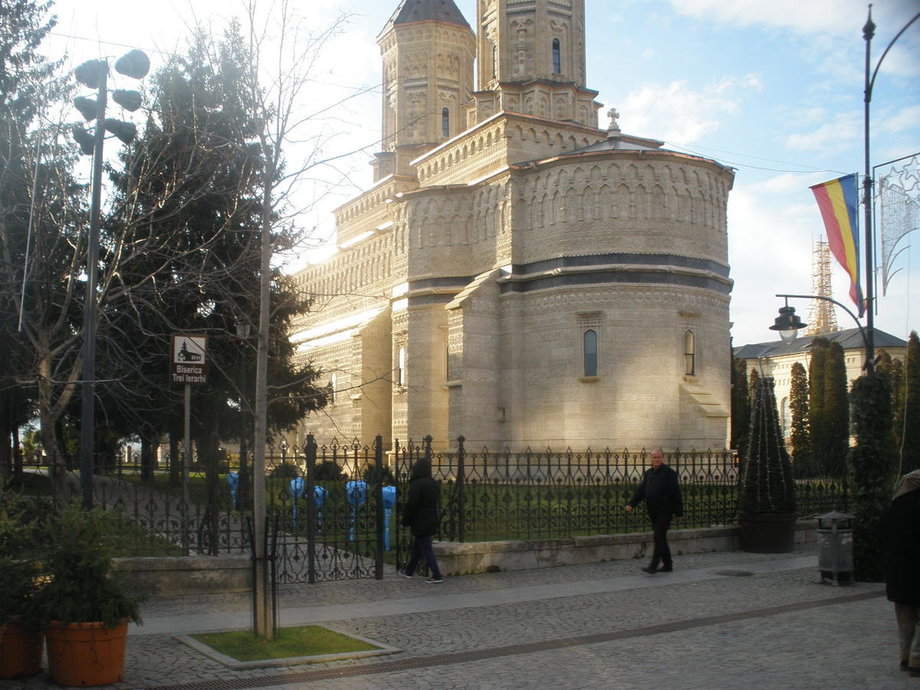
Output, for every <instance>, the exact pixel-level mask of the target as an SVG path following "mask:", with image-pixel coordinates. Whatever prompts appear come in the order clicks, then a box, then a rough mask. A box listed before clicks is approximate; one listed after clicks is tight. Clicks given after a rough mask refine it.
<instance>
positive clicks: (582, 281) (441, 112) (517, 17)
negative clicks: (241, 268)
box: [292, 0, 734, 451]
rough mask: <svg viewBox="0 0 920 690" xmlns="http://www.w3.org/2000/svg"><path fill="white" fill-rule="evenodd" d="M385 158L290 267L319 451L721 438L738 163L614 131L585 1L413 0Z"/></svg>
mask: <svg viewBox="0 0 920 690" xmlns="http://www.w3.org/2000/svg"><path fill="white" fill-rule="evenodd" d="M378 43H379V45H380V53H381V59H382V64H383V103H382V113H381V116H382V130H383V139H382V149H383V150H382V151H381V152H379V153H377V154H376V156H375V160H374V173H375V174H374V180H375V182H374V184H373V186H371V188H370V189H368V190H367V191H365V192H364V193H362V194H360V195H359V196H357V197H356V198H354V199H353V200H351V201H349V202H347V203H346V204H344V205H343V206H341V207H339V208H338V209H337V210H336V212H335V215H336V232H337V235H336V242H337V245H338V252H337V253H336V254H335V255H334V256H333V257H332V258H330V259H327V260H326V261H325V262H323V263H320V264H316V265H312V266H309V267H308V268H306V269H305V270H303V271H301V272H300V273H298V274H297V275H296V278H295V279H296V281H297V284H298V286H299V288H300V289H301V290H303V291H305V292H306V293H307V294H309V295H311V296H312V297H313V299H314V305H313V311H312V312H311V313H308V314H306V315H304V316H303V317H302V319H301V320H300V321H299V322H298V323H297V324H296V327H295V330H294V332H293V333H292V339H293V341H294V342H295V343H296V345H297V347H298V356H300V357H302V358H303V359H304V360H309V361H312V362H313V363H314V365H315V366H317V367H319V368H320V369H321V370H322V371H323V376H324V377H326V382H327V384H328V390H329V394H330V404H329V406H328V407H327V408H326V410H325V411H324V412H322V413H319V414H316V415H313V416H311V417H310V418H309V419H308V420H306V422H305V425H304V426H305V428H306V429H307V430H308V431H309V432H311V433H313V434H315V435H316V437H317V439H318V440H320V441H327V440H329V439H332V438H333V437H336V438H338V439H339V440H345V441H350V440H352V439H358V440H359V441H361V442H362V443H370V442H372V440H373V438H374V437H375V436H376V435H377V434H381V435H382V436H383V439H384V443H385V444H387V446H389V445H390V444H392V443H393V442H394V441H396V440H398V441H400V442H405V441H407V440H412V441H413V442H416V443H419V442H421V440H422V439H423V438H424V437H425V436H428V435H431V436H432V438H433V444H434V447H435V448H439V449H449V448H452V447H454V446H455V445H456V439H457V437H458V436H461V435H462V436H464V437H465V439H466V441H465V446H466V448H467V449H470V450H479V449H482V448H483V447H487V448H489V449H490V450H499V449H505V448H509V449H512V450H521V449H524V448H527V447H530V448H532V449H534V450H545V449H546V448H552V449H553V450H559V451H562V450H565V449H566V448H569V447H570V448H572V449H573V450H575V451H583V450H585V449H587V448H591V449H592V450H595V451H601V450H603V449H605V448H610V449H611V450H616V451H621V450H623V449H624V448H629V449H631V450H633V449H634V450H638V449H640V448H642V447H644V448H652V447H655V446H659V445H660V446H663V447H664V448H665V449H673V448H675V447H679V448H681V449H684V450H689V449H691V448H696V449H706V448H712V449H721V448H724V447H725V445H726V443H727V434H728V416H729V369H730V364H731V349H730V339H729V325H730V324H729V295H730V292H731V286H732V281H731V279H730V278H729V265H728V248H727V232H726V202H727V198H728V192H729V190H730V189H731V187H732V182H733V178H734V175H733V171H732V170H731V169H730V168H729V167H727V166H725V165H722V164H719V163H717V162H715V161H713V160H709V159H706V158H700V157H697V156H691V155H687V154H683V153H677V152H674V151H669V150H667V149H665V148H662V146H663V143H662V142H660V141H656V140H654V139H648V138H643V137H638V136H632V135H628V134H625V133H623V132H621V131H620V129H619V126H618V124H617V117H618V115H617V113H616V111H615V110H611V111H610V113H608V115H609V117H610V124H609V127H608V128H606V129H601V128H598V109H599V108H600V103H598V102H597V101H595V97H596V96H597V95H598V94H597V92H596V91H592V90H591V89H589V88H588V87H587V86H586V83H587V78H586V65H585V9H584V0H478V3H477V8H476V30H475V31H473V29H472V28H471V27H470V25H469V23H468V22H467V20H466V19H465V18H464V17H463V16H462V14H461V13H460V11H459V10H458V9H457V7H456V5H455V4H454V2H453V0H402V2H401V3H400V4H399V6H398V7H397V8H396V10H395V12H394V13H393V15H392V17H391V18H390V20H389V21H388V22H387V24H386V26H384V27H383V30H382V31H381V33H380V36H379V38H378Z"/></svg>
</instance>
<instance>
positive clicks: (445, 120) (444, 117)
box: [441, 108, 450, 139]
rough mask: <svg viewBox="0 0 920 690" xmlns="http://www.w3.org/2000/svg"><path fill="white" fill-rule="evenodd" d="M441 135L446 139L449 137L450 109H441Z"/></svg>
mask: <svg viewBox="0 0 920 690" xmlns="http://www.w3.org/2000/svg"><path fill="white" fill-rule="evenodd" d="M441 134H442V136H443V137H444V138H445V139H446V138H448V137H450V109H448V108H441Z"/></svg>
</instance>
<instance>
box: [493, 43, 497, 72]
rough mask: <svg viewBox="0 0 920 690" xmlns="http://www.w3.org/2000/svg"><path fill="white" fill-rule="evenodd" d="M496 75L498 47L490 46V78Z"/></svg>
mask: <svg viewBox="0 0 920 690" xmlns="http://www.w3.org/2000/svg"><path fill="white" fill-rule="evenodd" d="M497 75H498V46H496V45H495V44H494V43H493V44H492V78H493V79H495V77H496V76H497Z"/></svg>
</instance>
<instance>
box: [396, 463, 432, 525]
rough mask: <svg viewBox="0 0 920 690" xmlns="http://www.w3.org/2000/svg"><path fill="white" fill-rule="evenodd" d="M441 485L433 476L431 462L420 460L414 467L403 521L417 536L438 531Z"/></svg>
mask: <svg viewBox="0 0 920 690" xmlns="http://www.w3.org/2000/svg"><path fill="white" fill-rule="evenodd" d="M440 494H441V486H440V484H438V483H437V482H436V481H435V480H434V479H433V478H432V476H431V462H429V461H428V460H419V461H418V462H416V463H415V465H414V466H413V467H412V474H411V476H410V479H409V495H408V497H407V498H406V505H405V507H404V508H403V515H402V523H403V526H404V527H411V528H412V535H413V536H416V537H430V536H433V535H435V534H437V533H438V496H439V495H440Z"/></svg>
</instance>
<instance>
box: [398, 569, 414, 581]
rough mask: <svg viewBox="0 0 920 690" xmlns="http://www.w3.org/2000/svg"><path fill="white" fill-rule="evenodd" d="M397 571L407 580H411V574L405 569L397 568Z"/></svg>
mask: <svg viewBox="0 0 920 690" xmlns="http://www.w3.org/2000/svg"><path fill="white" fill-rule="evenodd" d="M397 572H399V574H400V575H402V576H403V577H404V578H406V579H407V580H411V579H412V576H411V575H410V574H409V573H407V572H406V571H405V570H399V571H397Z"/></svg>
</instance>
